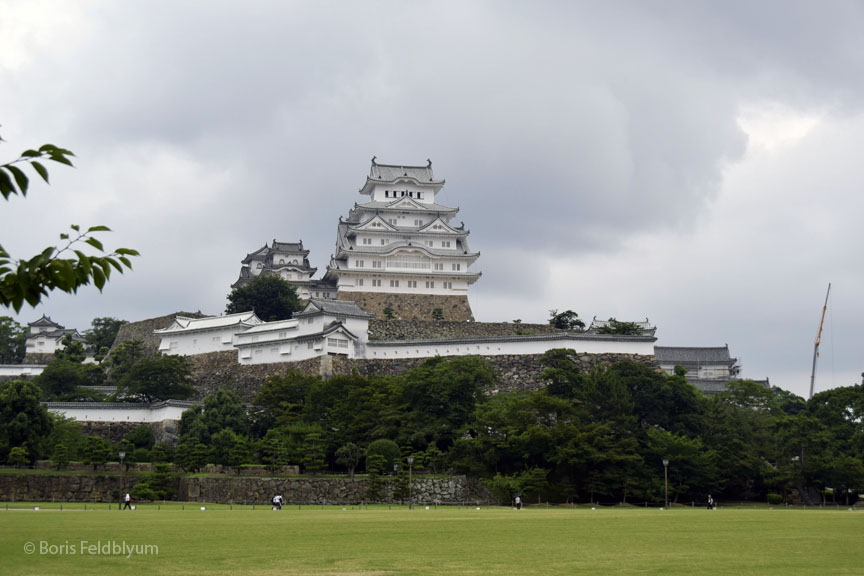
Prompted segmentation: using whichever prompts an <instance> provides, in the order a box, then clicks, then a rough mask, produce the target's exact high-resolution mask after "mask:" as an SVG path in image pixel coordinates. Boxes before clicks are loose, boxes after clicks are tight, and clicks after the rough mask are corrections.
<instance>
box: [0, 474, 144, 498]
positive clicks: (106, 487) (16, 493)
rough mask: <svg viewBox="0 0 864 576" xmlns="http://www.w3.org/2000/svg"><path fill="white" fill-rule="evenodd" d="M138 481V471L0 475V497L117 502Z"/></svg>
mask: <svg viewBox="0 0 864 576" xmlns="http://www.w3.org/2000/svg"><path fill="white" fill-rule="evenodd" d="M138 481H139V480H138V477H137V475H135V474H126V475H98V474H94V475H86V476H85V475H60V474H57V475H53V474H0V500H2V501H5V502H24V501H27V502H49V501H61V502H117V501H118V499H119V497H120V493H121V491H123V490H127V489H130V488H131V487H132V486H133V485H134V484H135V483H137V482H138Z"/></svg>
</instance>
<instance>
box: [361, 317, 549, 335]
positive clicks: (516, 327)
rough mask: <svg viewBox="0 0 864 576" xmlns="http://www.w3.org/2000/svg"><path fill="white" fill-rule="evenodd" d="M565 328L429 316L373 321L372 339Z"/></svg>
mask: <svg viewBox="0 0 864 576" xmlns="http://www.w3.org/2000/svg"><path fill="white" fill-rule="evenodd" d="M559 332H563V331H562V330H558V329H557V328H553V327H552V326H550V325H549V324H512V323H510V322H447V321H438V322H435V321H431V322H430V321H426V320H413V321H408V320H382V319H380V316H379V318H377V319H375V320H372V321H371V322H369V340H370V341H378V340H434V339H439V338H484V337H489V336H523V335H530V334H555V333H559Z"/></svg>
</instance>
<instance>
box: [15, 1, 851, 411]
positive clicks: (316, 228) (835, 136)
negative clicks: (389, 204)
mask: <svg viewBox="0 0 864 576" xmlns="http://www.w3.org/2000/svg"><path fill="white" fill-rule="evenodd" d="M862 6H864V5H862V4H861V3H860V2H841V1H836V2H835V1H823V2H815V1H809V2H793V1H789V0H783V1H777V2H770V1H760V2H752V1H745V2H729V1H727V2H696V1H693V0H686V1H681V2H645V1H633V2H572V1H568V2H532V3H528V2H501V1H495V2H491V1H490V2H470V1H468V2H466V1H459V2H457V1H452V2H447V1H440V0H439V1H436V2H411V3H408V2H347V1H346V2H285V1H273V2H266V1H248V0H247V1H245V2H243V3H240V2H215V1H214V2H192V1H187V2H177V1H173V0H172V1H158V0H157V1H153V0H149V1H147V2H143V1H140V2H120V1H82V2H66V1H63V0H58V1H38V0H35V1H34V0H21V1H17V0H0V124H2V128H0V135H2V137H3V138H4V139H5V140H6V141H7V142H6V143H2V144H0V160H7V161H8V160H10V159H12V158H14V157H16V156H17V154H18V153H19V152H20V151H21V150H23V149H25V148H28V147H34V146H38V145H40V144H43V143H46V142H50V143H53V144H56V145H59V146H63V147H66V148H69V149H71V150H73V151H74V152H75V154H76V156H77V160H76V168H75V169H67V168H63V167H61V166H57V167H56V168H55V167H53V166H52V167H51V175H52V185H51V186H50V187H47V186H35V185H34V187H33V188H32V189H31V193H30V194H29V195H28V197H27V198H26V199H22V198H20V197H15V198H12V199H11V200H10V201H8V202H5V203H3V205H2V207H0V242H2V245H3V246H4V247H5V248H6V249H7V250H8V251H9V252H10V253H12V254H13V255H14V256H31V255H33V254H35V253H36V252H38V251H40V250H41V249H42V248H44V247H45V246H48V245H51V244H53V243H55V242H56V241H57V235H58V234H59V233H60V232H62V231H63V230H64V228H66V227H67V226H68V225H69V224H71V223H77V224H81V225H82V226H90V225H96V224H104V225H108V226H110V227H111V228H112V229H113V232H112V233H110V234H105V235H104V236H103V237H102V239H103V240H104V241H105V244H106V246H108V247H116V246H124V247H131V248H135V249H138V250H139V251H140V252H141V254H142V256H141V257H140V258H138V259H136V260H135V263H134V265H135V269H134V271H133V272H129V273H127V274H126V275H124V276H122V277H119V276H118V277H116V278H113V279H112V280H111V282H110V283H109V284H108V286H107V287H106V288H105V290H104V292H103V293H102V294H99V293H98V291H97V290H96V289H95V288H92V287H88V288H84V289H82V290H81V291H80V292H79V294H78V295H76V296H66V295H62V294H61V295H53V296H51V297H50V298H49V299H47V300H46V301H45V302H44V303H43V304H42V305H40V306H39V307H38V308H36V309H25V310H22V313H21V314H20V315H18V316H16V319H17V320H18V321H19V322H21V323H27V322H31V321H33V320H35V319H37V318H39V317H40V316H41V315H42V314H43V313H44V314H48V315H50V316H51V317H52V318H53V319H54V320H55V321H57V322H59V323H61V324H64V325H66V326H67V327H76V328H78V329H79V330H84V329H86V328H87V327H89V324H90V321H91V319H92V318H94V317H98V316H114V317H118V318H123V319H126V320H130V321H134V320H141V319H144V318H149V317H153V316H159V315H164V314H169V313H172V312H175V311H178V310H186V311H196V310H199V309H200V310H201V311H203V312H206V313H211V314H218V313H220V312H221V311H222V310H224V307H225V303H226V301H225V296H226V294H227V292H228V291H229V286H230V284H231V283H232V282H233V281H234V280H236V278H237V275H238V272H239V268H240V260H241V259H242V258H243V257H244V256H245V255H246V253H247V252H251V251H253V250H255V249H257V248H259V247H261V246H262V245H263V244H264V243H265V242H269V241H271V240H273V239H274V238H277V239H279V240H281V241H296V240H300V239H302V240H303V242H304V244H305V246H306V247H307V248H308V249H310V250H311V255H310V260H311V261H312V264H313V265H314V266H317V267H318V269H319V274H318V276H319V277H320V275H322V274H323V272H324V269H325V267H326V265H327V262H328V260H329V255H330V254H331V252H332V250H333V247H334V244H335V238H336V223H337V221H338V218H339V216H347V213H348V210H349V209H350V207H351V206H352V205H353V203H354V202H355V201H359V200H360V196H359V195H358V194H357V190H358V189H359V188H360V187H361V186H362V184H363V183H364V181H365V178H366V175H367V174H368V171H369V161H370V159H371V157H372V156H373V155H376V156H377V157H378V161H379V162H382V163H395V164H403V163H404V164H424V163H425V162H426V159H427V158H431V159H432V161H433V168H434V170H435V174H436V176H437V177H439V178H444V179H446V181H447V184H446V186H445V187H444V189H443V191H442V192H441V194H440V195H439V199H440V201H441V202H442V203H443V204H447V205H451V206H458V207H460V209H461V211H460V213H459V215H458V216H457V222H458V221H459V220H464V222H465V225H466V227H467V228H469V229H470V230H471V236H470V245H471V248H472V249H475V250H479V251H480V252H481V257H480V259H479V260H478V262H477V263H476V264H475V266H474V268H476V269H478V270H480V271H482V272H483V277H482V278H481V279H480V280H479V281H478V282H477V284H475V286H474V288H473V290H472V292H471V295H470V300H471V305H472V308H473V309H474V312H475V316H476V318H477V320H479V321H510V320H513V319H517V318H519V319H522V320H523V321H524V322H545V321H546V320H547V319H548V316H549V312H548V311H549V309H551V308H557V309H561V310H564V309H572V310H575V311H576V312H578V313H579V315H580V316H581V317H583V318H585V319H587V320H590V319H591V318H592V317H594V316H595V315H596V316H597V317H598V318H609V317H616V318H618V319H619V320H641V319H645V318H646V317H647V318H649V319H650V320H651V322H652V323H654V324H656V326H657V328H658V330H657V336H658V338H659V340H658V344H659V345H665V346H715V345H719V346H722V345H724V344H727V343H728V345H729V348H730V351H731V352H732V354H733V356H736V357H738V358H739V359H740V361H741V363H742V365H743V375H744V376H745V377H749V378H766V377H768V378H770V380H771V383H772V384H774V385H777V386H780V387H782V388H785V389H787V390H791V391H793V392H795V393H797V394H801V395H805V396H806V393H807V390H808V389H809V379H810V366H811V362H812V353H813V342H814V338H815V336H816V332H817V329H818V325H819V319H820V315H821V312H822V304H823V301H824V298H825V291H826V289H827V287H828V282H832V283H833V287H832V292H831V299H830V302H829V307H828V314H827V316H826V328H825V334H824V335H823V342H822V348H821V350H822V355H821V357H820V363H819V367H818V371H817V384H816V388H817V390H820V389H825V388H829V387H833V386H841V385H849V384H853V383H856V382H860V380H861V378H860V373H861V372H862V371H864V330H862V326H864V301H862V295H864V254H862V246H864V225H862V221H864V194H862V183H864V162H862V161H861V143H862V142H864V33H862V30H864V7H862ZM6 313H8V312H6V311H0V314H6Z"/></svg>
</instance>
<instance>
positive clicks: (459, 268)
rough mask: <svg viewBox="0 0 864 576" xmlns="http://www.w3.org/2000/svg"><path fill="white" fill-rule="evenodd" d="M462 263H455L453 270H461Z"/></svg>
mask: <svg viewBox="0 0 864 576" xmlns="http://www.w3.org/2000/svg"><path fill="white" fill-rule="evenodd" d="M461 269H462V264H453V270H461Z"/></svg>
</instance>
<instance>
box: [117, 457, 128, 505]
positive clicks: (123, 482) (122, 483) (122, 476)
mask: <svg viewBox="0 0 864 576" xmlns="http://www.w3.org/2000/svg"><path fill="white" fill-rule="evenodd" d="M117 456H119V457H120V500H121V501H122V500H123V491H124V490H126V474H125V470H124V469H123V459H124V458H126V451H125V450H120V452H118V453H117ZM117 509H118V510H121V509H122V508H121V506H120V505H118V506H117Z"/></svg>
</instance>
